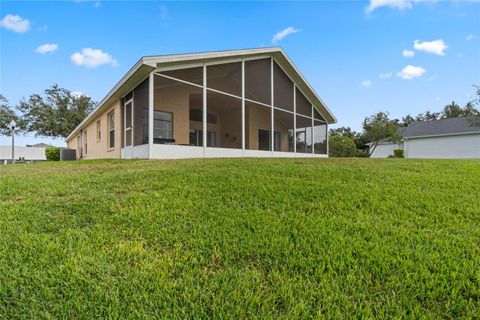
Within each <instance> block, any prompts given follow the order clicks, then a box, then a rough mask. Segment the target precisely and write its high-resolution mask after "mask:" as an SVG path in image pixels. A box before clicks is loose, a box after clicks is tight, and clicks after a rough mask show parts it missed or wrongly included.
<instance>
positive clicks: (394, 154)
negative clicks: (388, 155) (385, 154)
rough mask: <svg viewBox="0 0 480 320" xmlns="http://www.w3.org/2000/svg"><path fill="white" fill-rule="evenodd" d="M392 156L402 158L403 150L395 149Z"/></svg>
mask: <svg viewBox="0 0 480 320" xmlns="http://www.w3.org/2000/svg"><path fill="white" fill-rule="evenodd" d="M393 156H394V157H395V158H403V149H395V150H393Z"/></svg>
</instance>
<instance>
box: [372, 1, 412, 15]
mask: <svg viewBox="0 0 480 320" xmlns="http://www.w3.org/2000/svg"><path fill="white" fill-rule="evenodd" d="M381 7H389V8H393V9H398V10H404V9H411V8H412V1H411V0H370V4H369V5H368V7H367V8H366V11H367V13H369V12H372V11H374V10H375V9H378V8H381Z"/></svg>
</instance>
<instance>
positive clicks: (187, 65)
mask: <svg viewBox="0 0 480 320" xmlns="http://www.w3.org/2000/svg"><path fill="white" fill-rule="evenodd" d="M201 67H203V63H202V62H193V63H183V64H174V65H170V66H164V67H158V68H155V70H153V71H152V72H154V73H158V72H167V71H174V70H183V69H191V68H201Z"/></svg>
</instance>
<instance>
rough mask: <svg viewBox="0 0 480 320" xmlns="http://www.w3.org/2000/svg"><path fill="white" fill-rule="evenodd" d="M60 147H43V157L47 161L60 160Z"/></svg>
mask: <svg viewBox="0 0 480 320" xmlns="http://www.w3.org/2000/svg"><path fill="white" fill-rule="evenodd" d="M60 149H61V148H59V147H48V148H46V149H45V157H46V158H47V161H59V160H60Z"/></svg>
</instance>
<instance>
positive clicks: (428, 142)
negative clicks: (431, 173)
mask: <svg viewBox="0 0 480 320" xmlns="http://www.w3.org/2000/svg"><path fill="white" fill-rule="evenodd" d="M405 156H406V157H407V158H445V159H447V158H451V159H454V158H480V134H466V135H455V136H443V137H428V138H415V139H408V140H407V142H406V148H405Z"/></svg>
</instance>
